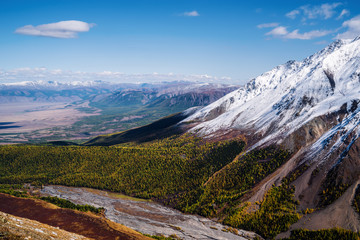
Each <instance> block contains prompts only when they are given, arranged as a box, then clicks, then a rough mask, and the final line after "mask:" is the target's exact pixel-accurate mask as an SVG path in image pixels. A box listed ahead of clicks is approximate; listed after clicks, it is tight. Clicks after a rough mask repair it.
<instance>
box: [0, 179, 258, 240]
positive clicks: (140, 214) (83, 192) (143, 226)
mask: <svg viewBox="0 0 360 240" xmlns="http://www.w3.org/2000/svg"><path fill="white" fill-rule="evenodd" d="M41 192H42V193H43V194H49V195H51V196H57V197H60V198H64V199H67V200H70V201H72V202H74V203H76V204H82V205H84V204H89V205H92V206H95V207H104V208H105V209H106V211H105V216H106V217H107V218H108V219H110V220H112V221H114V222H117V223H120V224H123V225H126V226H127V227H130V228H132V229H134V230H136V231H139V232H142V233H145V234H149V235H165V236H171V235H173V236H178V237H179V238H181V239H219V240H221V239H223V240H226V239H238V240H241V239H244V240H245V239H248V238H253V237H255V234H254V233H251V232H247V231H243V230H238V234H234V233H231V232H229V231H228V230H227V228H228V227H226V226H224V225H221V224H219V223H216V222H214V221H211V220H209V219H207V218H204V217H200V216H197V215H190V214H184V213H181V212H179V211H177V210H174V209H171V208H168V207H165V206H163V205H160V204H158V203H155V202H151V201H146V200H142V199H135V198H130V197H127V196H124V195H121V194H117V193H112V192H107V191H100V190H94V189H89V188H75V187H64V186H45V187H44V188H43V189H42V191H41ZM0 210H1V209H0Z"/></svg>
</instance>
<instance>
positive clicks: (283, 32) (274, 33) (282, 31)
mask: <svg viewBox="0 0 360 240" xmlns="http://www.w3.org/2000/svg"><path fill="white" fill-rule="evenodd" d="M286 34H288V31H287V30H286V27H283V26H279V27H276V28H274V29H273V30H271V31H270V32H268V33H266V34H265V35H268V36H269V35H271V36H275V37H277V36H284V35H286Z"/></svg>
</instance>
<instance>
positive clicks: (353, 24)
mask: <svg viewBox="0 0 360 240" xmlns="http://www.w3.org/2000/svg"><path fill="white" fill-rule="evenodd" d="M342 27H343V28H346V29H347V30H346V31H345V32H343V33H340V34H338V35H337V36H336V37H335V38H337V39H352V38H355V37H357V36H359V35H360V15H358V16H356V17H353V18H352V19H350V20H348V21H345V22H344V23H343V24H342Z"/></svg>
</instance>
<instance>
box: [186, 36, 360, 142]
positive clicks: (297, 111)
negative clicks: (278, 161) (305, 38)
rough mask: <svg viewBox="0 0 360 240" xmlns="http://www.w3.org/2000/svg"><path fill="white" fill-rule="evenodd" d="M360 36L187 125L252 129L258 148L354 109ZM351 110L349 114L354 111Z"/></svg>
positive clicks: (202, 129) (255, 83) (291, 64)
mask: <svg viewBox="0 0 360 240" xmlns="http://www.w3.org/2000/svg"><path fill="white" fill-rule="evenodd" d="M359 93H360V38H359V37H358V38H356V39H354V40H337V41H335V42H333V43H332V44H330V45H329V46H327V47H326V48H324V49H323V50H321V51H319V52H317V53H315V54H314V55H312V56H310V57H308V58H306V59H304V60H303V61H301V62H296V61H288V62H287V63H285V64H283V65H279V66H277V67H275V68H274V69H272V70H270V71H268V72H266V73H264V74H262V75H260V76H258V77H257V78H255V79H253V80H251V81H250V82H249V83H247V84H246V85H245V86H244V87H242V88H239V89H238V90H235V91H234V92H232V93H230V94H228V95H226V96H225V97H223V98H221V99H219V100H218V101H216V102H214V103H213V104H211V105H208V106H207V107H204V108H203V109H201V110H199V111H197V112H196V113H195V114H193V115H192V116H190V117H189V118H187V119H185V120H184V122H198V123H199V124H198V125H197V126H195V127H194V128H193V129H192V131H196V132H198V133H199V134H200V135H202V136H210V137H211V136H212V135H214V134H216V132H219V131H229V130H242V131H244V132H248V131H249V130H250V131H251V132H253V133H255V134H259V135H261V136H262V140H261V141H260V142H258V144H257V145H261V144H264V143H268V142H276V143H281V141H282V139H284V138H285V137H286V136H288V135H289V134H291V133H293V132H294V131H296V130H297V129H299V128H300V127H302V126H304V125H305V124H306V123H308V122H309V121H311V120H312V119H314V118H316V117H319V116H322V115H325V114H329V113H332V112H335V111H338V110H339V109H340V108H341V107H342V106H343V105H344V104H346V106H347V107H348V108H349V109H350V108H351V106H352V104H353V102H354V101H359V100H358V99H359V96H360V95H359ZM349 109H348V110H349Z"/></svg>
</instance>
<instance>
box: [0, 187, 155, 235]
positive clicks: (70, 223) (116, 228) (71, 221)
mask: <svg viewBox="0 0 360 240" xmlns="http://www.w3.org/2000/svg"><path fill="white" fill-rule="evenodd" d="M0 211H2V212H5V213H9V214H12V215H15V216H18V217H23V218H28V219H31V220H36V221H39V222H41V223H45V224H48V225H51V226H54V227H59V228H61V229H64V230H66V231H69V232H73V233H77V234H80V235H83V236H85V237H88V238H93V239H99V240H107V239H109V240H110V239H111V240H113V239H124V240H128V239H129V240H135V239H150V238H147V237H145V236H143V235H141V234H140V233H138V232H136V231H134V230H132V229H129V228H127V227H124V226H122V225H120V224H116V223H113V222H110V221H109V220H107V219H104V218H103V217H100V216H95V215H93V214H89V213H82V212H78V211H74V210H71V209H62V208H58V207H55V206H54V205H51V204H49V203H46V202H43V201H40V200H35V199H24V198H16V197H12V196H9V195H6V194H1V193H0Z"/></svg>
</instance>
